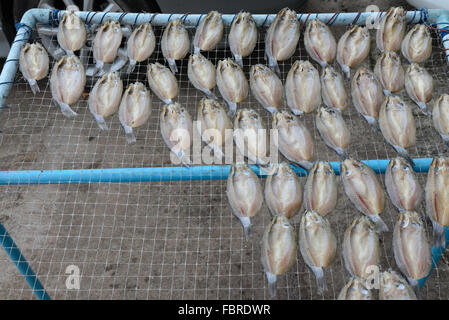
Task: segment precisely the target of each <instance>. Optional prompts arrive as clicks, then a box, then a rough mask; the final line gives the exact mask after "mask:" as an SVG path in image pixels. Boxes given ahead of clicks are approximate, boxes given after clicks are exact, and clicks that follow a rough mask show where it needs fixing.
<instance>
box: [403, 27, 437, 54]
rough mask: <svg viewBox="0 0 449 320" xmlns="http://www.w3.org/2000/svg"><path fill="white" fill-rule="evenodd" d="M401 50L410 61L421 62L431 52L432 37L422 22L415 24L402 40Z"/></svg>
mask: <svg viewBox="0 0 449 320" xmlns="http://www.w3.org/2000/svg"><path fill="white" fill-rule="evenodd" d="M401 51H402V54H403V55H404V57H405V58H406V59H407V60H408V61H409V62H410V63H412V62H415V63H421V62H424V61H426V60H427V59H429V58H430V55H431V54H432V37H431V35H430V32H429V29H428V27H427V26H426V25H424V24H415V25H414V26H413V28H412V29H410V31H409V32H408V33H407V35H406V36H405V38H404V40H403V41H402V45H401Z"/></svg>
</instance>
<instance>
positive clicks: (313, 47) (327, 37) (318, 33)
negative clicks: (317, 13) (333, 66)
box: [304, 19, 337, 68]
mask: <svg viewBox="0 0 449 320" xmlns="http://www.w3.org/2000/svg"><path fill="white" fill-rule="evenodd" d="M304 46H305V48H306V50H307V53H308V54H309V56H310V57H311V58H312V59H313V60H315V61H316V62H318V63H319V64H320V65H321V67H323V68H324V67H325V66H327V65H328V64H329V63H331V62H333V61H334V59H335V55H336V53H337V42H336V41H335V37H334V35H333V34H332V31H331V29H330V28H329V27H328V26H327V25H326V24H324V23H323V22H321V20H319V19H312V20H311V21H310V22H309V23H307V26H306V30H305V31H304Z"/></svg>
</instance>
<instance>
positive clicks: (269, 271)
mask: <svg viewBox="0 0 449 320" xmlns="http://www.w3.org/2000/svg"><path fill="white" fill-rule="evenodd" d="M297 250H298V246H297V244H296V235H295V230H294V229H293V226H292V225H291V224H290V223H289V221H288V219H287V218H286V217H284V216H275V217H274V218H273V220H271V223H270V224H269V225H268V227H267V228H266V229H265V232H264V234H263V238H262V253H261V254H262V257H261V260H262V266H263V268H264V271H265V274H266V276H267V280H268V292H269V294H270V296H271V297H272V298H274V297H275V296H276V281H277V276H280V275H282V274H285V273H287V272H288V271H289V270H290V269H291V268H292V267H293V265H294V264H295V262H296V252H297Z"/></svg>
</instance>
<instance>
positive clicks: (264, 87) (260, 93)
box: [249, 64, 284, 114]
mask: <svg viewBox="0 0 449 320" xmlns="http://www.w3.org/2000/svg"><path fill="white" fill-rule="evenodd" d="M249 83H250V86H251V92H252V94H253V95H254V96H255V97H256V99H257V101H259V103H260V104H261V105H262V107H264V108H265V109H266V110H267V111H269V112H270V113H272V114H273V113H275V112H277V111H278V109H279V108H281V107H282V105H283V103H284V88H283V87H282V82H281V80H280V79H279V77H278V76H277V75H276V74H275V73H274V72H273V71H271V70H270V68H268V67H267V66H264V65H262V64H256V65H254V66H252V67H251V72H250V79H249Z"/></svg>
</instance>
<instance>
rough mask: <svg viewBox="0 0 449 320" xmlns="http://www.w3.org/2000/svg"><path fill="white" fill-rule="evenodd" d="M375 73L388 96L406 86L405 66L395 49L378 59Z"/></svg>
mask: <svg viewBox="0 0 449 320" xmlns="http://www.w3.org/2000/svg"><path fill="white" fill-rule="evenodd" d="M374 74H375V75H376V77H377V79H379V81H380V83H381V84H382V87H383V88H384V94H385V95H387V96H388V95H390V94H391V93H394V92H398V91H401V90H402V89H403V88H404V83H405V75H404V68H402V65H401V59H400V58H399V56H398V55H397V54H396V53H395V52H393V51H387V52H385V53H383V54H382V55H381V56H380V57H379V58H378V59H377V61H376V66H375V67H374Z"/></svg>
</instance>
